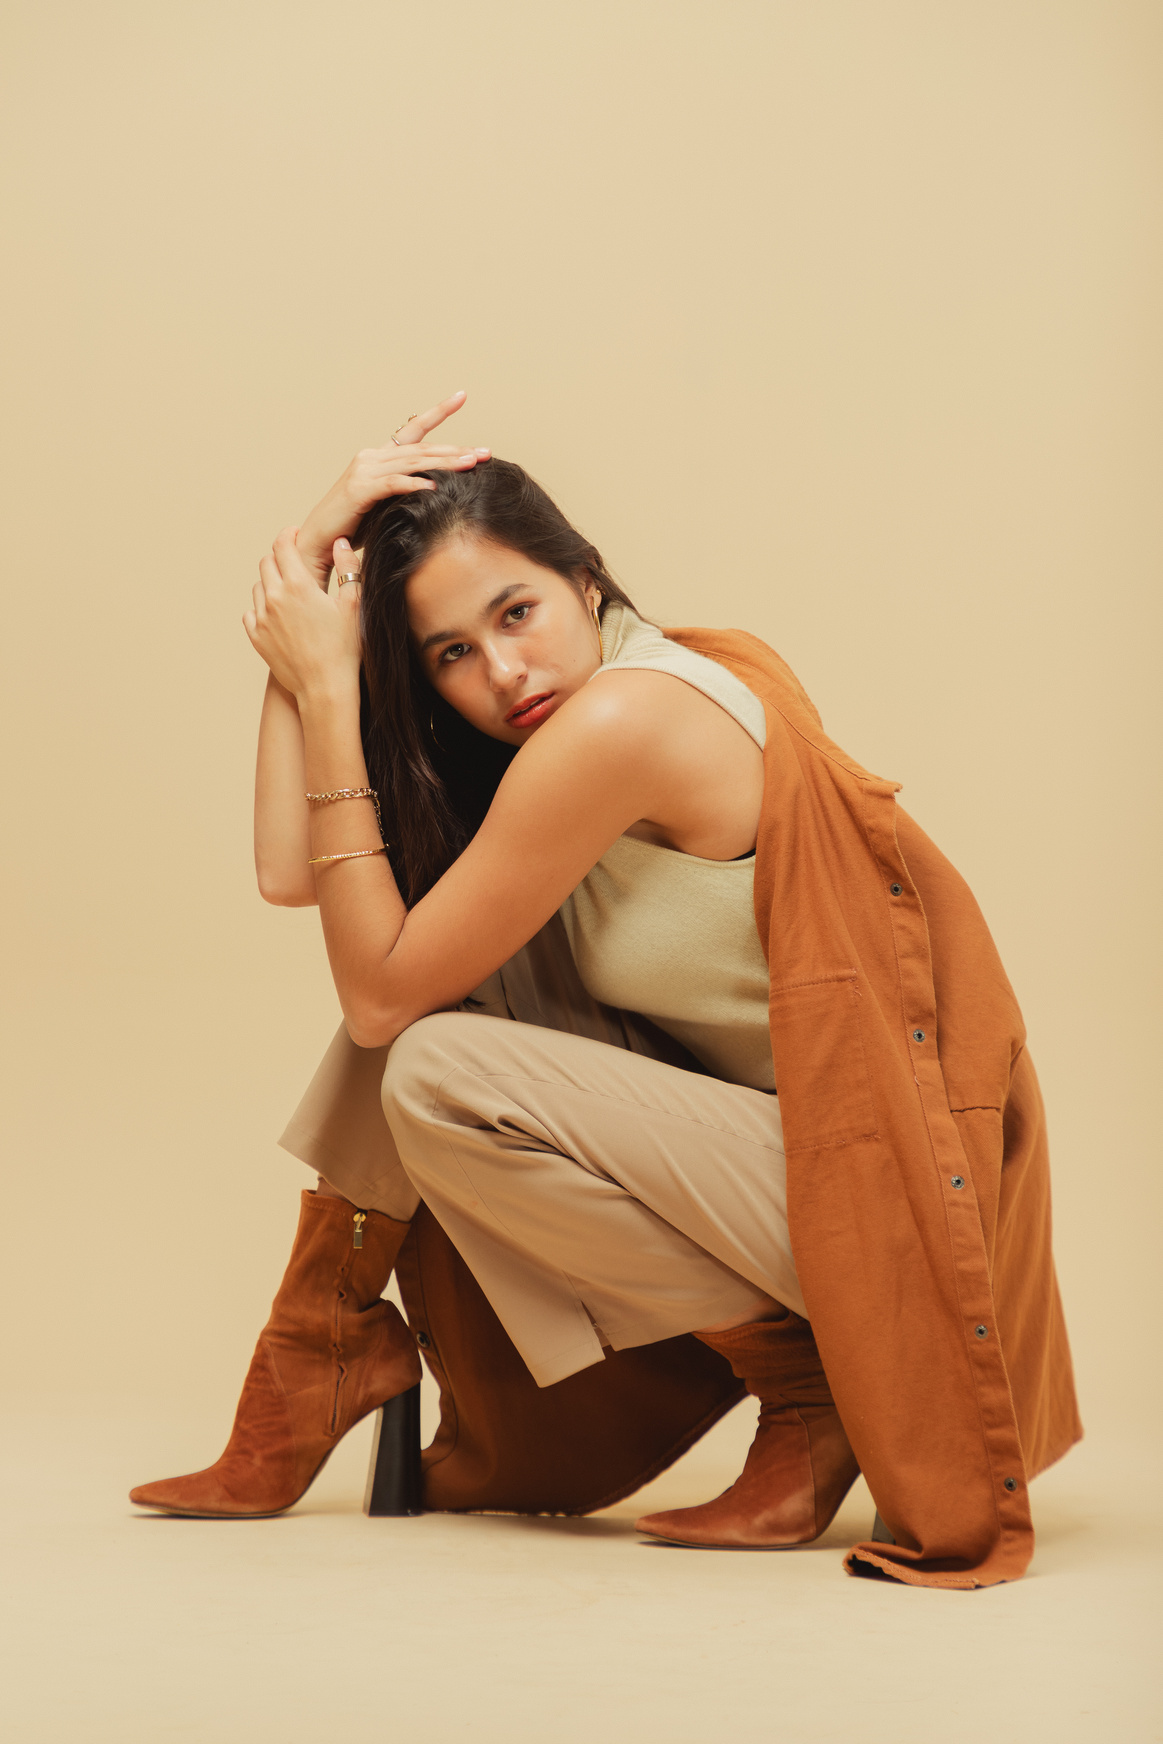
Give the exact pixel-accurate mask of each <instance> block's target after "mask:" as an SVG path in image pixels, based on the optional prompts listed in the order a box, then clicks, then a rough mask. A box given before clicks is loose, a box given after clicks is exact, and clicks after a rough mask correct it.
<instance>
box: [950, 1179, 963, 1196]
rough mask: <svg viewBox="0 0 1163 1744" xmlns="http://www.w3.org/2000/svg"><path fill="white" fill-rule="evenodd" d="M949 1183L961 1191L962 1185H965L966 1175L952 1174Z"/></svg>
mask: <svg viewBox="0 0 1163 1744" xmlns="http://www.w3.org/2000/svg"><path fill="white" fill-rule="evenodd" d="M949 1185H950V1186H951V1187H956V1189H957V1191H958V1192H959V1193H960V1191H961V1189H962V1187H964V1185H965V1176H964V1175H951V1176H950V1178H949Z"/></svg>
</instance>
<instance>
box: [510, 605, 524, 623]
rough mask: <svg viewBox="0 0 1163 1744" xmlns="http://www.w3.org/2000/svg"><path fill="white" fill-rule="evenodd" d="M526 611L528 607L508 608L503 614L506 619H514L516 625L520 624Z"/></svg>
mask: <svg viewBox="0 0 1163 1744" xmlns="http://www.w3.org/2000/svg"><path fill="white" fill-rule="evenodd" d="M528 611H529V607H528V606H510V607H509V609H508V611H507V612H506V613H505V616H506V617H507V618H515V619H516V620H517V622H518V623H521V621H522V620H523V619H524V618H525V616H526V614H527V613H528Z"/></svg>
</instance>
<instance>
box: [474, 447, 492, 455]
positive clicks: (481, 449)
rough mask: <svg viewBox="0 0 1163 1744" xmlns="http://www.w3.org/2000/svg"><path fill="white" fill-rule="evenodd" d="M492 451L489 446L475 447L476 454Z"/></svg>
mask: <svg viewBox="0 0 1163 1744" xmlns="http://www.w3.org/2000/svg"><path fill="white" fill-rule="evenodd" d="M492 452H493V451H492V449H491V448H478V449H477V453H478V454H491V453H492Z"/></svg>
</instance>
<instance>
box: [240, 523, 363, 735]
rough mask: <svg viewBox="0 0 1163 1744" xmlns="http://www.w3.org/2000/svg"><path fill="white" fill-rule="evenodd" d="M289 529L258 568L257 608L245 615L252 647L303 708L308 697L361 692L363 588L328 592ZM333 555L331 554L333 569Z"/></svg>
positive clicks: (293, 530) (294, 534) (244, 625)
mask: <svg viewBox="0 0 1163 1744" xmlns="http://www.w3.org/2000/svg"><path fill="white" fill-rule="evenodd" d="M298 531H299V529H298V528H295V527H284V528H283V531H282V532H281V533H280V534H279V536H278V538H277V539H276V540H275V543H274V549H273V550H272V552H271V554H270V556H269V557H264V558H263V559H262V562H261V563H260V564H259V566H258V574H259V579H258V581H257V582H256V583H255V585H254V593H253V595H252V598H253V600H254V604H253V606H252V608H251V610H250V611H248V612H244V613H243V615H242V623H243V628H244V629H245V631H246V633H247V635H248V636H249V637H250V641H251V646H252V647H253V648H254V649H255V651H256V652H257V653H259V654H261V655H262V657H263V659H264V660H265V661H266V663H267V665H268V666H269V667H270V669H271V671H272V672H273V673H274V675H275V677H276V679H277V680H278V682H279V683H280V684H281V685H282V686H283V688H284V689H285V690H288V691H290V692H291V694H292V695H293V696H294V698H295V700H296V702H297V703H298V704H299V706H300V708H302V705H303V701H304V698H305V697H319V698H338V697H342V696H351V695H353V694H354V695H355V696H357V697H358V694H359V663H360V642H359V588H358V586H354V585H350V586H347V587H341V588H340V589H339V591H338V593H337V594H336V595H335V597H334V598H332V597H331V596H330V595H329V594H327V593H325V592H322V591H321V590H320V588H319V586H318V584H317V582H316V578H315V575H314V573H313V572H312V570H311V569H310V568H309V567H308V566H307V564H306V563H305V562H304V561H303V557H302V554H301V552H300V551H299V549H298V545H297V543H296V535H297V533H298ZM330 561H331V557H330V555H329V556H328V564H329V565H330Z"/></svg>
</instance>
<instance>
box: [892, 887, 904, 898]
mask: <svg viewBox="0 0 1163 1744" xmlns="http://www.w3.org/2000/svg"><path fill="white" fill-rule="evenodd" d="M889 889H890V890H891V891H892V893H893V895H894V896H900V895H901V894H902V892H903V891H904V885H903V884H890V885H889Z"/></svg>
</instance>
